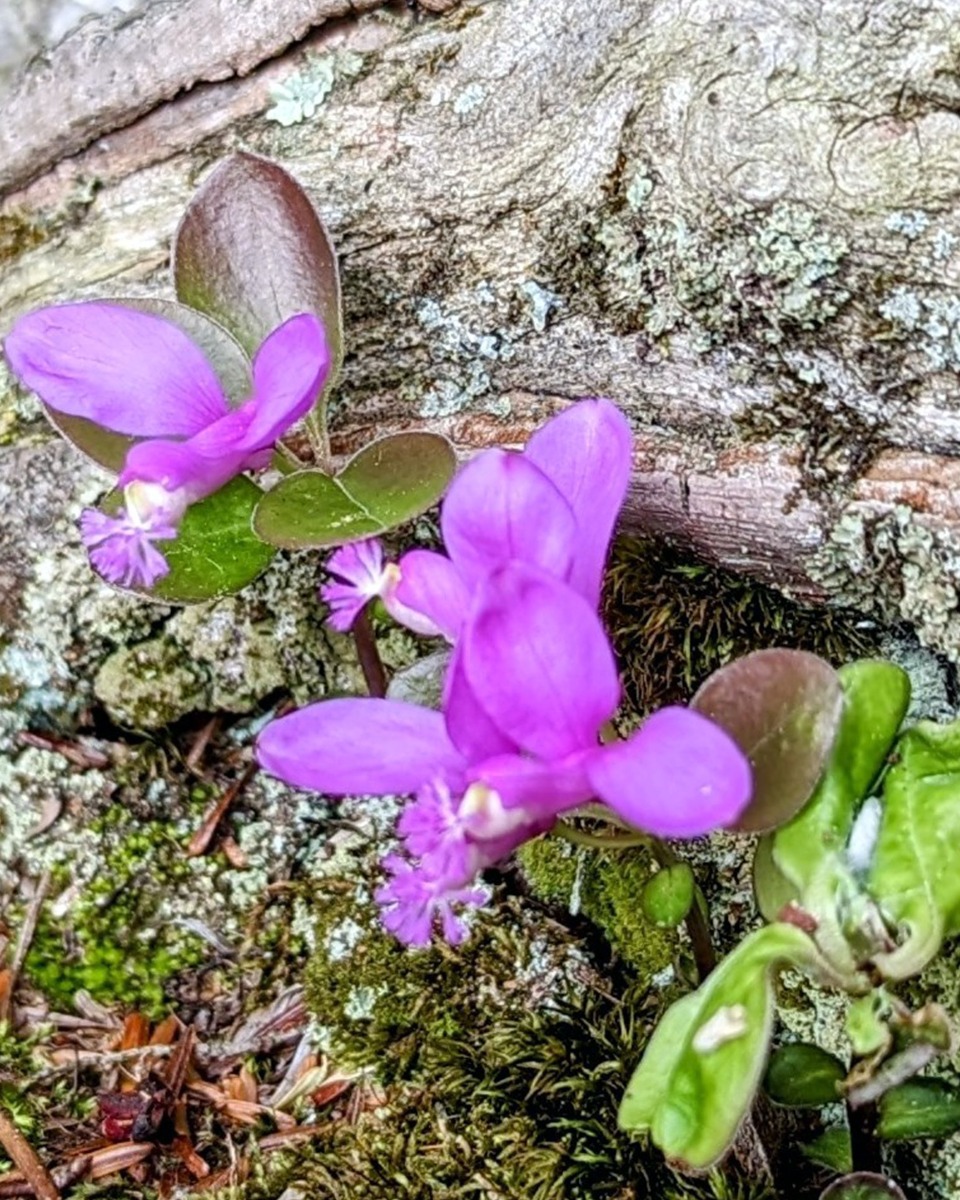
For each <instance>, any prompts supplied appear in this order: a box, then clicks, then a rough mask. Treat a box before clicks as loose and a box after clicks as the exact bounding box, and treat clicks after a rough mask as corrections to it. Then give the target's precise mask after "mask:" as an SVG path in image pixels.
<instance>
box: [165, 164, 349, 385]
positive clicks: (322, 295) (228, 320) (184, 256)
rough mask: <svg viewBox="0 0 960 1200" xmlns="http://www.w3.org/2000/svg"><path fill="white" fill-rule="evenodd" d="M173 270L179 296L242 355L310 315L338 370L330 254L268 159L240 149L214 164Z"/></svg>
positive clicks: (298, 196) (323, 235)
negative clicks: (278, 329)
mask: <svg viewBox="0 0 960 1200" xmlns="http://www.w3.org/2000/svg"><path fill="white" fill-rule="evenodd" d="M173 274H174V282H175V284H176V288H177V296H178V297H179V298H180V300H182V301H183V303H184V304H189V305H190V306H191V307H192V308H196V309H199V310H200V311H201V312H205V313H207V314H208V315H209V316H211V317H213V318H214V319H215V320H217V321H219V322H220V324H221V325H223V326H225V327H226V328H227V329H229V330H230V332H231V333H232V334H233V335H234V336H235V337H236V338H237V340H238V341H239V342H240V343H241V345H242V346H243V347H244V348H245V349H246V350H247V352H248V353H249V354H253V353H254V351H255V350H256V349H257V347H258V346H259V344H260V343H261V342H262V341H263V339H264V338H265V337H266V336H267V334H268V333H270V332H271V330H273V329H275V328H276V327H277V326H278V325H280V324H281V323H282V322H283V321H285V320H286V319H287V318H288V317H292V316H295V315H296V314H297V313H302V312H312V313H315V314H316V315H317V316H318V317H319V318H320V320H321V321H322V322H323V326H324V329H325V330H326V333H327V339H328V341H329V343H330V348H331V350H332V351H333V354H334V360H335V363H336V365H337V366H339V362H340V359H341V357H342V349H341V342H342V338H341V316H340V281H339V275H338V271H337V258H336V254H335V253H334V250H333V246H332V244H331V242H330V238H329V236H328V235H327V231H326V229H325V228H324V227H323V223H322V222H321V220H320V217H319V216H318V215H317V211H316V209H315V208H314V206H313V204H312V203H311V201H310V198H309V197H308V196H307V194H306V192H305V191H304V190H303V188H302V187H301V186H300V184H299V183H297V181H296V180H295V179H294V178H293V177H292V176H290V175H288V174H287V172H286V171H284V170H283V168H282V167H280V166H278V165H277V164H276V163H274V162H270V161H269V160H268V159H265V158H260V157H258V156H257V155H254V154H247V153H240V154H232V155H231V156H230V157H229V158H228V159H226V161H225V162H223V163H221V164H220V166H218V167H217V169H216V170H215V171H214V172H213V174H212V175H210V177H209V178H208V179H207V180H206V181H205V182H204V184H203V186H202V187H201V188H200V189H199V191H198V192H197V194H196V196H194V198H193V200H192V201H191V202H190V204H189V205H188V207H187V211H186V212H185V213H184V216H183V220H182V221H181V222H180V227H179V229H178V230H177V233H176V237H175V239H174V250H173ZM335 374H336V367H335V369H334V371H333V372H332V373H331V377H330V379H329V380H328V384H332V383H333V377H334V375H335Z"/></svg>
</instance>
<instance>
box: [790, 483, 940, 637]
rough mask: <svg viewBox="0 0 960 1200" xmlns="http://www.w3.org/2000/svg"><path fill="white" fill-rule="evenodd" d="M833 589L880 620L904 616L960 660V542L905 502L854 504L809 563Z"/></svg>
mask: <svg viewBox="0 0 960 1200" xmlns="http://www.w3.org/2000/svg"><path fill="white" fill-rule="evenodd" d="M809 569H810V574H811V577H812V578H813V579H815V580H817V581H818V582H822V583H823V584H824V585H825V586H827V587H828V588H829V590H830V592H831V594H832V595H834V596H836V597H838V598H839V599H840V600H841V601H843V602H845V603H849V604H851V605H854V606H856V607H858V608H860V609H862V610H863V611H864V612H866V613H871V614H874V615H876V616H877V617H878V618H880V619H881V620H884V621H887V622H891V621H897V620H904V621H907V622H909V623H910V625H911V626H912V627H913V628H914V629H915V630H916V633H917V636H918V637H919V638H920V640H921V642H923V643H924V644H925V645H928V646H932V647H934V648H935V649H937V650H940V651H942V652H943V653H944V654H946V655H947V656H948V657H949V658H950V659H951V661H957V660H958V658H960V621H958V619H957V607H958V589H960V544H958V543H957V541H956V539H955V538H954V535H953V534H952V533H951V532H950V531H949V529H945V528H930V527H927V526H926V525H925V524H923V523H922V522H921V520H920V519H919V518H918V517H917V514H915V513H914V512H913V510H912V509H910V508H908V507H907V506H906V505H897V506H895V507H893V508H888V509H882V510H877V511H874V512H871V511H869V510H867V509H865V508H864V507H863V506H849V507H848V508H847V509H846V510H845V511H844V512H843V513H841V515H840V516H839V518H838V519H837V521H836V522H835V524H834V525H833V527H832V528H831V530H830V531H829V534H828V536H827V537H826V539H825V540H824V542H823V544H822V546H821V547H820V549H819V550H818V551H817V553H816V555H815V556H814V557H813V559H812V562H811V564H810V568H809Z"/></svg>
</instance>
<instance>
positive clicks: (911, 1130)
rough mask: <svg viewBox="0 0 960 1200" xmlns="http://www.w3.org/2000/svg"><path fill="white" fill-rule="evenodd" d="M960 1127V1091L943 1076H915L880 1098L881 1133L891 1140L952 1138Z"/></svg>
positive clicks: (879, 1120)
mask: <svg viewBox="0 0 960 1200" xmlns="http://www.w3.org/2000/svg"><path fill="white" fill-rule="evenodd" d="M958 1129H960V1092H958V1091H957V1089H956V1088H952V1087H950V1086H949V1085H948V1084H946V1083H944V1082H943V1080H941V1079H911V1080H910V1081H909V1082H907V1083H901V1084H900V1085H899V1086H898V1087H895V1088H891V1089H890V1091H889V1092H885V1093H884V1095H883V1096H881V1097H880V1116H879V1119H878V1122H877V1133H878V1134H879V1135H880V1137H882V1138H885V1139H886V1140H887V1141H898V1140H902V1139H904V1138H921V1137H948V1136H949V1135H950V1134H952V1133H956V1131H957V1130H958Z"/></svg>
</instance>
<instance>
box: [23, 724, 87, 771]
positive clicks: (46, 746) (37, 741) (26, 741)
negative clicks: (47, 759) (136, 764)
mask: <svg viewBox="0 0 960 1200" xmlns="http://www.w3.org/2000/svg"><path fill="white" fill-rule="evenodd" d="M17 740H18V741H19V742H20V744H21V745H23V746H34V747H36V749H38V750H50V751H51V752H52V753H54V754H60V755H62V756H63V757H64V758H65V759H66V760H67V761H68V762H71V763H73V765H74V766H75V767H80V768H81V769H82V770H84V771H89V770H91V769H92V768H94V767H108V766H109V765H110V759H109V757H108V756H107V755H106V754H104V753H103V751H101V750H94V749H92V748H91V747H89V746H84V745H83V743H82V742H68V741H67V740H66V739H65V738H55V737H47V736H46V734H42V733H31V732H30V731H29V730H28V729H25V730H23V731H22V732H21V733H19V734H18V735H17Z"/></svg>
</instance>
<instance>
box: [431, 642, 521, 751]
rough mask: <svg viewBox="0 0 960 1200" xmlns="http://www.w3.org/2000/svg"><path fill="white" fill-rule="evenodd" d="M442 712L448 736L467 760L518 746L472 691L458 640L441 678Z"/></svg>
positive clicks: (517, 747) (515, 749)
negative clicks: (442, 682)
mask: <svg viewBox="0 0 960 1200" xmlns="http://www.w3.org/2000/svg"><path fill="white" fill-rule="evenodd" d="M443 715H444V718H445V719H446V724H447V733H448V734H449V737H450V740H451V741H452V742H453V744H454V745H455V746H456V747H457V749H458V750H459V751H460V753H461V754H462V755H463V756H464V758H465V759H466V760H467V761H468V762H471V763H476V762H482V761H483V760H484V759H485V758H492V757H493V756H494V755H500V754H515V753H516V752H517V750H518V749H519V745H518V744H517V742H515V741H514V740H513V738H512V737H511V736H510V734H509V731H508V730H504V729H503V728H502V727H499V726H497V725H495V724H494V722H493V721H492V720H491V718H490V716H489V715H488V714H487V712H486V711H485V709H484V708H483V707H482V706H481V704H480V702H479V701H478V700H477V698H476V696H475V695H474V693H473V689H472V688H471V687H470V684H469V683H468V681H467V677H466V674H465V672H464V666H463V648H462V646H461V645H460V644H458V645H457V646H455V647H454V651H453V657H452V658H451V660H450V665H449V667H448V668H447V676H446V679H445V680H444V687H443Z"/></svg>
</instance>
